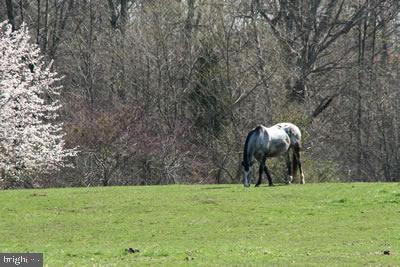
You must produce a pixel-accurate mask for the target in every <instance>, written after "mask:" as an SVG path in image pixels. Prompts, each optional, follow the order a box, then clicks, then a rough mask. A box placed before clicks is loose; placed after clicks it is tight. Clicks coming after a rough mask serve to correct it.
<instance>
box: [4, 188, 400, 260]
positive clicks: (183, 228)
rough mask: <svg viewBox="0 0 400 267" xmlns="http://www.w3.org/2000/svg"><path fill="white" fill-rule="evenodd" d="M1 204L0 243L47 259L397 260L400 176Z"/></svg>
mask: <svg viewBox="0 0 400 267" xmlns="http://www.w3.org/2000/svg"><path fill="white" fill-rule="evenodd" d="M0 203H1V206H0V218H1V220H0V251H1V252H27V251H30V252H43V253H44V258H45V263H46V264H48V265H49V266H64V265H66V264H69V265H71V266H81V265H85V266H93V265H95V266H99V265H100V266H103V265H108V266H114V265H115V266H128V265H129V266H131V265H151V266H154V265H170V266H176V265H187V264H193V265H206V266H210V265H262V264H274V265H296V266H298V265H300V266H301V265H307V266H310V265H315V266H326V265H330V266H332V265H340V266H342V265H360V266H361V265H396V264H397V265H398V264H400V185H399V184H360V183H356V184H307V185H304V186H301V185H291V186H275V187H272V188H269V187H266V186H264V187H261V188H254V187H251V188H243V186H241V185H193V186H186V185H174V186H151V187H109V188H73V189H48V190H47V189H46V190H18V191H2V192H0ZM127 248H137V249H139V252H136V253H127V252H126V251H125V249H127ZM384 251H388V252H387V253H388V254H390V255H384V254H385V253H384ZM387 253H386V254H387Z"/></svg>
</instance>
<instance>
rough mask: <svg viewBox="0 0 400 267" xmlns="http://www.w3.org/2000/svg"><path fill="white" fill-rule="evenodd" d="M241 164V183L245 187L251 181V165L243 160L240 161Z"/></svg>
mask: <svg viewBox="0 0 400 267" xmlns="http://www.w3.org/2000/svg"><path fill="white" fill-rule="evenodd" d="M242 166H243V169H242V171H243V185H244V186H245V187H249V186H250V182H251V167H250V166H249V165H248V164H246V163H245V162H244V161H242Z"/></svg>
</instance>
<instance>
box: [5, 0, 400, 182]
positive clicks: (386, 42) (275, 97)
mask: <svg viewBox="0 0 400 267" xmlns="http://www.w3.org/2000/svg"><path fill="white" fill-rule="evenodd" d="M399 10H400V3H399V1H395V0H392V1H385V0H358V1H350V0H340V1H339V0H333V1H325V0H304V1H297V0H247V1H243V0H230V1H226V0H163V1H161V0H107V1H106V0H79V1H78V0H55V1H52V0H37V1H27V0H6V1H2V2H1V3H0V20H1V21H2V20H5V19H8V20H9V22H10V23H11V24H12V25H13V27H15V28H18V27H20V26H21V24H22V23H25V24H26V25H27V26H28V28H29V29H30V30H31V32H30V33H31V36H32V39H33V40H34V41H36V43H37V44H38V45H39V46H40V48H41V51H42V53H43V54H44V55H45V57H46V59H47V60H49V61H50V60H54V68H55V69H56V70H57V72H58V73H60V74H62V76H64V78H63V80H62V81H61V84H62V86H63V91H62V101H61V102H62V104H63V108H62V111H61V117H62V120H63V122H64V131H65V133H66V135H65V139H66V143H67V146H68V147H71V148H72V147H78V149H79V151H80V153H79V154H78V156H77V157H75V159H74V160H73V162H72V165H73V167H68V168H65V169H62V170H61V171H60V172H57V173H51V174H47V175H44V174H40V175H37V177H36V176H34V177H33V178H31V179H34V180H35V182H34V183H31V184H34V185H37V186H89V185H90V186H95V185H104V186H106V185H127V184H167V183H236V182H239V181H240V180H241V175H242V173H241V164H240V163H241V157H242V154H241V153H242V147H243V142H244V139H245V136H246V135H247V133H248V131H249V130H250V129H251V128H253V127H255V126H256V125H258V124H264V125H267V126H268V125H271V124H274V123H277V122H283V121H290V122H293V123H295V124H297V125H298V126H299V127H300V128H301V130H302V131H303V135H304V152H303V154H304V155H303V158H304V164H303V165H304V169H305V175H306V181H308V182H312V181H313V182H320V181H339V180H340V181H399V180H400V151H399V143H400V136H399V134H400V95H399V93H400V90H399V86H400V84H399V71H400V70H399V67H400V50H399V49H400V47H399V45H398V44H399V41H398V39H399V38H400V31H399V30H400V29H399V26H400V15H399ZM270 166H271V169H272V175H273V177H274V178H275V179H279V178H283V176H284V173H285V172H284V165H283V161H282V160H281V161H280V160H271V162H270Z"/></svg>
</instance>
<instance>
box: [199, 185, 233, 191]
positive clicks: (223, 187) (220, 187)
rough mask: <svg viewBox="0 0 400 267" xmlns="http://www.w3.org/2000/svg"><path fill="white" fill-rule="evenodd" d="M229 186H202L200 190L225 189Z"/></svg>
mask: <svg viewBox="0 0 400 267" xmlns="http://www.w3.org/2000/svg"><path fill="white" fill-rule="evenodd" d="M227 188H229V187H228V186H211V187H205V188H202V190H218V189H227Z"/></svg>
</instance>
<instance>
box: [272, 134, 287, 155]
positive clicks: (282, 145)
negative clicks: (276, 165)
mask: <svg viewBox="0 0 400 267" xmlns="http://www.w3.org/2000/svg"><path fill="white" fill-rule="evenodd" d="M289 146H290V140H289V138H287V139H286V138H285V139H283V140H271V142H270V145H269V149H268V154H267V157H276V156H279V155H282V154H284V153H286V152H287V150H288V149H289Z"/></svg>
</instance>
